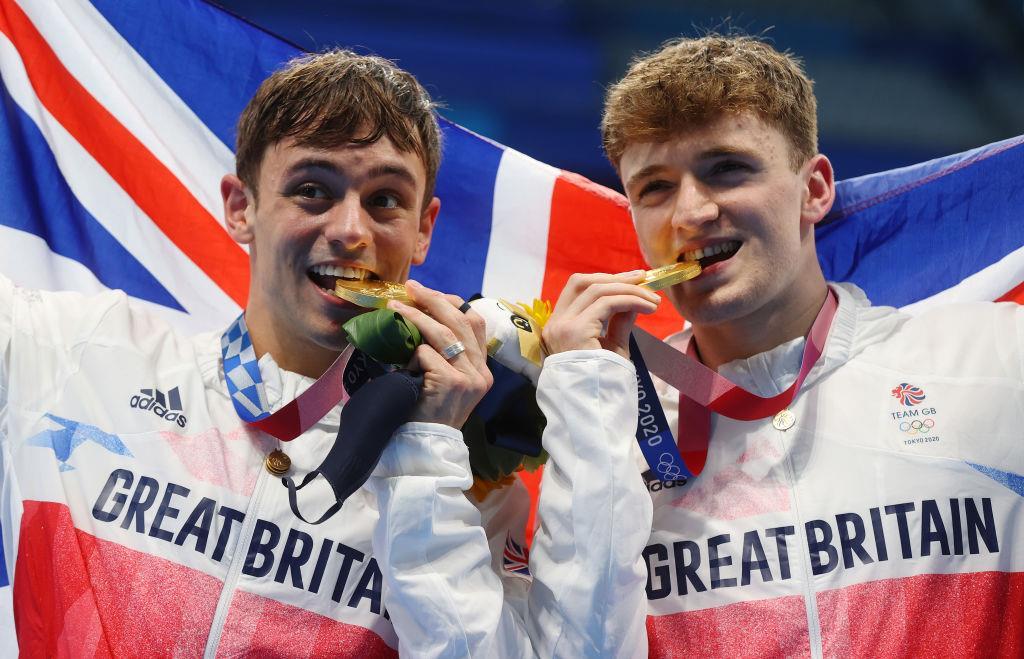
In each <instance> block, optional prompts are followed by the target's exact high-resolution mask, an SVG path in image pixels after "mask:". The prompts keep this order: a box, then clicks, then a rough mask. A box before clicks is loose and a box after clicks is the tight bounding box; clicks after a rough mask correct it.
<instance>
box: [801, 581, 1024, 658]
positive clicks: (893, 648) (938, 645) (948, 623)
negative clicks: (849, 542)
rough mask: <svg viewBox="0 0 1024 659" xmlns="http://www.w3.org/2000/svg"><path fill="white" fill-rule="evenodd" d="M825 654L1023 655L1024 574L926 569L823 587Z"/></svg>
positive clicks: (821, 606)
mask: <svg viewBox="0 0 1024 659" xmlns="http://www.w3.org/2000/svg"><path fill="white" fill-rule="evenodd" d="M818 618H819V619H820V620H821V643H822V648H821V649H822V654H824V655H825V656H826V657H981V656H989V657H1021V656H1024V573H1020V572H976V573H972V574H922V575H917V576H913V577H904V578H900V579H887V580H884V581H872V582H870V583H865V584H859V585H856V586H848V587H846V588H840V589H838V590H830V591H826V592H823V593H819V594H818Z"/></svg>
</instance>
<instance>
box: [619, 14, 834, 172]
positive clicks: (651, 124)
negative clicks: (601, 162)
mask: <svg viewBox="0 0 1024 659" xmlns="http://www.w3.org/2000/svg"><path fill="white" fill-rule="evenodd" d="M744 112H750V113H753V114H755V115H756V116H758V117H760V119H761V120H762V121H764V122H765V123H766V124H768V125H769V126H772V127H774V128H776V129H778V130H779V131H781V132H782V134H783V135H784V136H785V137H786V140H787V141H788V142H789V146H790V164H791V165H792V166H793V169H794V170H796V169H798V168H799V167H800V166H801V165H802V164H803V163H804V162H806V161H807V159H808V158H810V157H812V156H814V155H815V154H816V153H817V152H818V119H817V101H816V100H815V98H814V89H813V83H812V82H811V79H810V78H808V77H807V74H806V73H804V70H803V67H802V66H801V64H800V61H799V60H798V59H797V58H796V57H795V56H793V55H791V54H789V53H783V52H779V51H778V50H776V49H775V48H773V47H772V46H770V45H768V44H767V43H765V42H764V41H762V40H760V39H757V38H754V37H750V36H723V35H718V34H709V35H707V36H704V37H701V38H697V39H678V40H674V41H670V42H668V43H666V44H665V45H664V46H662V48H661V49H660V50H658V51H657V52H654V53H652V54H647V55H641V56H639V57H637V58H636V59H634V60H633V62H632V63H631V64H630V67H629V71H628V72H627V73H626V75H625V77H623V78H622V80H620V81H619V82H617V83H615V84H614V85H612V86H611V87H610V88H609V90H608V93H607V95H606V97H605V105H604V116H603V118H602V120H601V134H602V139H603V142H604V149H605V153H606V154H607V156H608V159H609V160H610V161H611V162H612V165H614V166H615V167H616V169H617V168H618V166H619V161H620V160H621V159H622V154H623V152H624V151H625V150H626V147H627V146H628V145H629V144H630V143H634V142H660V141H664V140H667V139H669V138H671V137H672V136H675V135H680V134H684V133H686V132H687V131H689V130H693V129H695V128H699V127H702V126H705V125H707V124H709V123H711V122H712V121H714V120H715V119H717V118H718V117H719V116H721V115H723V114H740V113H744Z"/></svg>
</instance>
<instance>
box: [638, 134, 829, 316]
mask: <svg viewBox="0 0 1024 659" xmlns="http://www.w3.org/2000/svg"><path fill="white" fill-rule="evenodd" d="M812 160H813V159H812ZM810 162H811V161H809V163H810ZM826 162H827V161H826ZM619 169H620V173H621V174H622V179H623V184H624V186H625V189H626V194H627V196H628V198H629V202H630V207H631V210H632V214H633V219H634V222H635V224H636V230H637V235H638V237H639V240H640V244H641V248H642V249H643V252H644V255H645V257H646V258H647V260H648V262H649V263H650V264H651V266H659V265H665V264H668V263H674V262H676V261H678V260H684V259H687V260H693V259H698V260H700V261H701V264H702V266H704V270H703V272H702V274H701V275H700V276H699V277H697V278H696V279H693V280H690V281H688V282H683V283H681V284H678V285H676V286H674V287H672V288H671V289H669V290H668V291H667V293H668V296H669V299H671V300H672V302H673V304H674V305H675V306H676V308H677V309H679V311H680V312H681V313H682V314H683V316H685V317H686V318H687V319H689V320H690V321H691V322H693V323H695V324H706V325H714V324H718V323H724V322H730V321H734V320H739V319H742V318H746V317H749V316H751V314H756V313H763V312H778V311H784V310H785V309H786V308H787V307H789V306H791V305H797V306H799V304H801V303H802V302H803V298H804V297H806V296H807V295H817V293H810V292H809V290H808V286H806V285H804V284H803V283H802V282H803V280H808V281H809V280H810V279H812V278H813V277H805V275H808V276H809V275H813V273H815V272H816V271H817V270H818V268H819V267H818V263H817V256H816V254H815V251H814V237H813V224H814V222H816V221H817V220H818V219H820V217H818V216H815V215H814V214H813V213H808V212H807V208H806V204H805V202H806V200H807V198H808V192H807V191H808V178H809V176H810V174H809V171H810V170H809V164H808V165H805V166H804V167H802V168H801V169H800V170H799V171H796V172H794V171H793V168H792V166H791V164H790V151H789V145H788V142H787V141H786V138H785V137H784V136H783V134H782V133H781V132H780V131H779V130H777V129H775V128H773V127H770V126H768V125H767V124H765V123H764V122H763V121H762V120H761V119H760V118H758V117H756V116H753V115H750V114H739V115H726V116H723V117H722V118H720V119H719V120H717V121H715V122H713V123H711V124H708V125H706V126H704V127H701V128H698V129H696V130H693V131H690V132H687V133H685V134H682V135H679V136H677V137H674V138H672V139H670V140H667V141H664V142H654V143H633V144H630V145H629V146H628V147H627V148H626V150H625V152H624V153H623V155H622V158H621V160H620V163H619ZM830 175H831V170H829V176H830ZM825 210H827V208H826V209H825Z"/></svg>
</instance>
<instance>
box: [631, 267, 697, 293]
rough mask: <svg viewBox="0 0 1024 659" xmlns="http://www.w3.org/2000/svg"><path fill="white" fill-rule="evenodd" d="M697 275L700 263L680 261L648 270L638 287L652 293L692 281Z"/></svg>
mask: <svg viewBox="0 0 1024 659" xmlns="http://www.w3.org/2000/svg"><path fill="white" fill-rule="evenodd" d="M699 274H700V263H697V262H696V261H680V262H679V263H673V264H672V265H666V266H662V267H660V268H655V269H654V270H648V271H647V273H646V274H645V275H644V280H643V281H642V282H640V285H641V286H646V287H647V288H649V289H651V290H652V291H660V290H664V289H666V288H668V287H669V286H675V285H676V284H678V283H679V282H681V281H687V280H689V279H693V278H694V277H696V276H697V275H699Z"/></svg>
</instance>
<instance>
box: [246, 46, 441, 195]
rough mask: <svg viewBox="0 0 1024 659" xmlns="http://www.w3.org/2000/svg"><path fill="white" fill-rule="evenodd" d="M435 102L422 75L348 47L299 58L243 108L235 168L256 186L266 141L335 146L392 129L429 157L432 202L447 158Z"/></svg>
mask: <svg viewBox="0 0 1024 659" xmlns="http://www.w3.org/2000/svg"><path fill="white" fill-rule="evenodd" d="M436 107H437V106H436V105H435V103H434V102H433V101H432V100H431V99H430V95H429V94H427V91H426V90H425V89H424V88H423V86H422V85H420V83H419V82H417V81H416V78H414V77H412V75H411V74H409V73H407V72H406V71H403V70H402V69H400V68H398V67H397V66H395V64H394V63H393V62H391V61H389V60H386V59H384V58H382V57H375V56H372V55H357V54H356V53H354V52H352V51H350V50H341V49H335V50H330V51H327V52H323V53H317V54H311V55H305V56H302V57H297V58H295V59H293V60H291V61H289V62H288V63H286V64H285V65H284V66H283V67H282V68H280V69H278V70H277V71H275V72H274V73H273V74H272V75H271V76H270V77H269V78H267V79H266V80H264V81H263V83H262V84H260V86H259V89H257V90H256V94H255V95H254V96H253V97H252V99H251V100H250V101H249V103H248V105H246V106H245V110H243V111H242V116H241V117H239V119H238V138H237V147H236V150H235V171H236V172H237V174H238V177H239V178H240V179H242V181H243V182H244V183H245V184H246V185H247V186H249V187H250V188H252V190H253V191H254V192H255V191H256V183H257V180H258V179H259V170H260V165H261V164H262V163H263V156H264V153H265V152H266V150H267V147H269V146H271V145H273V144H276V143H277V142H279V141H281V140H283V139H285V138H289V137H290V138H293V139H294V140H295V141H296V142H297V143H299V144H301V145H303V146H312V147H315V148H331V147H335V146H339V145H341V144H372V143H373V142H376V141H377V140H379V139H380V138H381V137H382V136H384V135H387V136H388V137H389V138H390V139H391V141H392V143H394V145H395V148H397V149H398V150H399V151H403V152H410V151H411V152H414V153H415V154H416V155H418V156H419V157H420V159H421V160H422V161H423V167H424V169H426V172H427V188H426V193H425V197H424V200H423V203H424V204H426V202H427V201H429V200H430V198H431V197H433V194H434V183H435V181H436V180H437V169H438V166H439V165H440V161H441V130H440V128H439V127H438V124H437V117H436V116H435V114H434V110H435V109H436Z"/></svg>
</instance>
